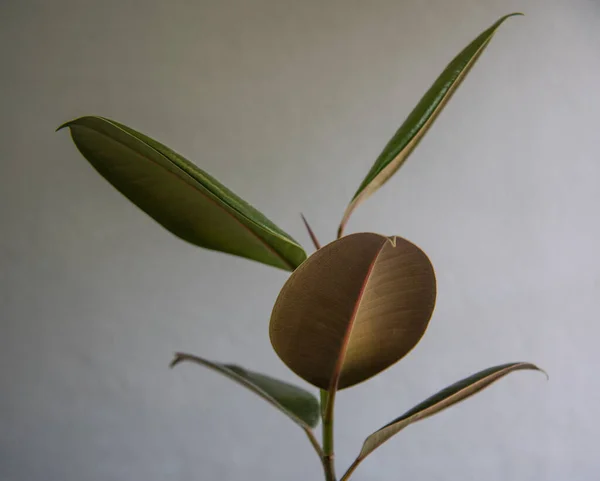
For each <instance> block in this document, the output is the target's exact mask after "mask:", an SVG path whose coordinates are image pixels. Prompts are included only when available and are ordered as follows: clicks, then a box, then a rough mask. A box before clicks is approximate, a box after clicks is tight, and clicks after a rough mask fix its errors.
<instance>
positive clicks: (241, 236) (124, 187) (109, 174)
mask: <svg viewBox="0 0 600 481" xmlns="http://www.w3.org/2000/svg"><path fill="white" fill-rule="evenodd" d="M64 127H69V128H70V130H71V136H72V138H73V142H75V145H76V146H77V148H78V149H79V151H80V152H81V154H82V155H83V156H84V157H85V158H86V159H87V160H88V161H89V162H90V164H92V166H93V167H94V168H95V169H96V170H97V171H98V172H99V173H100V174H101V175H102V176H103V177H104V178H105V179H106V180H107V181H108V182H110V183H111V184H112V185H113V186H114V187H115V188H116V189H117V190H118V191H120V192H121V193H122V194H123V195H125V197H127V198H128V199H129V200H130V201H131V202H133V203H134V204H135V205H137V206H138V207H139V208H140V209H142V210H143V211H144V212H146V214H148V215H149V216H150V217H152V218H153V219H154V220H156V221H157V222H158V223H159V224H161V225H162V226H163V227H165V228H166V229H168V230H169V231H171V232H172V233H173V234H175V235H176V236H178V237H180V238H181V239H184V240H186V241H188V242H190V243H192V244H195V245H197V246H200V247H206V248H208V249H213V250H217V251H222V252H227V253H229V254H234V255H238V256H242V257H246V258H248V259H253V260H256V261H259V262H263V263H265V264H269V265H272V266H275V267H279V268H282V269H286V270H294V269H295V268H296V267H297V266H298V265H300V263H302V261H304V259H305V258H306V254H305V252H304V250H303V249H302V247H300V245H299V244H298V243H297V242H296V241H295V240H294V239H292V238H291V237H290V236H289V235H288V234H286V233H285V232H283V231H282V230H281V229H279V228H278V227H277V226H276V225H274V224H273V223H272V222H271V221H269V220H268V219H267V218H266V217H265V216H264V215H262V214H261V213H260V212H258V211H257V210H256V209H254V208H253V207H252V206H251V205H249V204H248V203H246V202H245V201H244V200H242V199H240V198H239V197H238V196H237V195H235V194H234V193H233V192H231V191H230V190H229V189H227V188H226V187H225V186H223V185H222V184H220V183H219V182H218V181H217V180H215V179H214V178H213V177H211V176H210V175H208V174H207V173H206V172H204V171H202V170H201V169H199V168H198V167H196V166H195V165H194V164H192V163H191V162H189V161H188V160H186V159H184V158H183V157H182V156H180V155H179V154H177V153H175V152H173V151H172V150H171V149H169V148H168V147H166V146H164V145H162V144H160V143H159V142H157V141H155V140H153V139H151V138H149V137H147V136H145V135H143V134H141V133H139V132H136V131H135V130H133V129H131V128H129V127H127V126H125V125H122V124H120V123H118V122H115V121H113V120H109V119H105V118H102V117H93V116H90V117H81V118H79V119H76V120H72V121H71V122H67V123H66V124H64V125H62V126H61V127H59V129H61V128H64Z"/></svg>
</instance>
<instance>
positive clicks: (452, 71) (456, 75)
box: [338, 13, 522, 236]
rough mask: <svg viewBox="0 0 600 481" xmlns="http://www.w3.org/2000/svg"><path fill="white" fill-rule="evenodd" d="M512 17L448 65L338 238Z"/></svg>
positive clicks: (365, 185)
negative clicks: (498, 30)
mask: <svg viewBox="0 0 600 481" xmlns="http://www.w3.org/2000/svg"><path fill="white" fill-rule="evenodd" d="M515 15H522V14H520V13H513V14H510V15H506V16H504V17H502V18H500V19H499V20H498V21H497V22H496V23H494V24H493V25H492V26H491V27H490V28H488V29H487V30H485V31H484V32H483V33H481V34H480V35H479V36H478V37H477V38H476V39H475V40H473V41H472V42H471V43H470V44H469V45H468V46H467V47H465V49H464V50H463V51H462V52H460V53H459V54H458V55H457V56H456V57H455V58H454V60H452V62H450V63H449V64H448V66H447V67H446V68H445V70H444V71H443V72H442V73H441V75H440V76H439V77H438V78H437V80H436V81H435V83H434V84H433V85H432V86H431V87H430V88H429V90H428V91H427V92H426V93H425V95H424V96H423V98H422V99H421V100H420V101H419V103H418V104H417V106H416V107H415V108H414V109H413V111H412V112H411V113H410V115H409V116H408V117H407V118H406V120H405V121H404V123H403V124H402V125H401V126H400V128H399V129H398V130H397V131H396V133H395V134H394V136H393V137H392V139H391V140H390V141H389V142H388V144H387V145H386V146H385V148H384V149H383V151H382V152H381V154H379V157H378V158H377V160H376V161H375V163H374V165H373V167H372V168H371V170H370V171H369V173H368V174H367V176H366V177H365V179H364V180H363V182H362V183H361V184H360V187H359V188H358V190H357V191H356V193H355V194H354V197H353V198H352V200H351V201H350V204H349V205H348V207H347V208H346V212H345V213H344V217H343V218H342V222H341V224H340V227H339V231H338V233H339V236H341V234H342V232H343V230H344V227H345V225H346V223H347V222H348V219H349V217H350V215H351V214H352V212H353V210H354V209H355V208H356V206H357V205H358V204H360V203H361V202H362V201H363V200H365V199H366V198H367V197H369V196H370V195H371V194H372V193H373V192H375V191H376V190H377V189H378V188H379V187H381V186H382V185H383V184H384V183H385V182H386V181H387V180H388V179H389V178H390V177H391V176H392V175H393V174H394V173H395V172H396V171H397V170H398V169H399V168H400V167H401V166H402V164H403V163H404V161H405V160H406V159H407V157H408V156H409V155H410V153H411V152H412V151H413V150H414V148H415V147H416V146H417V144H418V143H419V141H420V140H421V139H422V138H423V136H424V135H425V133H426V132H427V130H428V129H429V127H431V124H432V123H433V121H434V120H435V119H436V118H437V116H438V115H439V114H440V112H441V111H442V109H443V108H444V106H445V105H446V103H447V102H448V100H450V97H451V96H452V94H453V93H454V92H455V91H456V89H457V88H458V86H459V85H460V84H461V82H462V80H463V79H464V77H465V76H466V74H467V73H468V72H469V70H470V69H471V67H472V66H473V64H474V63H475V62H476V61H477V59H478V58H479V56H480V55H481V54H482V53H483V51H484V49H485V47H486V46H487V45H488V43H489V42H490V40H491V39H492V37H493V35H494V33H495V32H496V30H497V29H498V27H499V26H500V25H501V24H502V23H503V22H504V21H505V20H506V19H507V18H509V17H512V16H515Z"/></svg>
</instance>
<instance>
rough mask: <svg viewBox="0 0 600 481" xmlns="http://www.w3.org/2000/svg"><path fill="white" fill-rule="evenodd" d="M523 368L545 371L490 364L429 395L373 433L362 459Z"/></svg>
mask: <svg viewBox="0 0 600 481" xmlns="http://www.w3.org/2000/svg"><path fill="white" fill-rule="evenodd" d="M523 369H531V370H536V371H542V370H541V369H540V368H538V367H537V366H535V365H534V364H530V363H528V362H514V363H510V364H503V365H500V366H495V367H490V368H488V369H485V370H483V371H480V372H478V373H476V374H473V375H472V376H469V377H467V378H465V379H463V380H461V381H458V382H456V383H454V384H452V385H451V386H448V387H447V388H445V389H443V390H441V391H440V392H438V393H437V394H434V395H433V396H431V397H429V398H427V399H426V400H425V401H423V402H422V403H420V404H418V405H417V406H415V407H414V408H412V409H411V410H409V411H407V412H406V413H404V414H403V415H402V416H400V417H399V418H397V419H394V420H393V421H392V422H391V423H389V424H387V425H385V426H384V427H382V428H381V429H380V430H378V431H376V432H374V433H373V434H371V435H370V436H369V437H368V438H367V439H366V440H365V443H364V444H363V447H362V450H361V452H360V455H359V456H358V459H364V458H365V457H366V456H368V455H369V454H370V453H372V452H373V451H374V450H375V449H377V448H378V447H379V446H381V445H382V444H383V443H384V442H386V441H387V440H388V439H390V438H391V437H392V436H394V435H395V434H397V433H398V432H400V431H401V430H403V429H404V428H405V427H406V426H408V425H409V424H412V423H414V422H417V421H420V420H421V419H425V418H426V417H429V416H431V415H433V414H436V413H439V412H440V411H442V410H444V409H446V408H449V407H450V406H453V405H454V404H456V403H459V402H460V401H463V400H465V399H467V398H468V397H470V396H472V395H473V394H476V393H478V392H479V391H481V390H482V389H484V388H486V387H488V386H489V385H490V384H492V383H494V382H495V381H497V380H499V379H501V378H503V377H504V376H506V375H507V374H510V373H511V372H514V371H520V370H523ZM542 372H543V371H542Z"/></svg>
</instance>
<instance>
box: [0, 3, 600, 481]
mask: <svg viewBox="0 0 600 481" xmlns="http://www.w3.org/2000/svg"><path fill="white" fill-rule="evenodd" d="M513 10H523V11H525V13H526V14H527V16H525V17H522V18H518V19H514V20H511V21H510V22H508V23H507V24H505V26H503V27H502V29H501V31H500V32H499V33H498V35H497V36H496V37H495V39H494V41H493V42H492V44H491V46H490V48H489V49H488V51H487V52H486V53H485V55H484V57H483V58H482V59H481V61H480V62H479V64H478V65H477V66H476V68H475V69H474V70H473V72H472V74H471V75H470V77H469V78H468V79H467V81H466V82H465V84H464V85H463V87H462V88H461V89H460V90H459V92H458V93H457V95H456V96H455V97H454V99H453V100H452V102H451V103H450V104H449V106H448V108H447V110H446V111H445V112H444V113H443V115H442V116H441V117H440V119H439V121H438V123H437V124H436V125H435V127H434V128H433V129H432V131H431V133H430V135H429V136H428V137H427V138H426V140H425V141H424V142H423V143H422V144H421V146H420V148H419V149H418V151H417V152H416V153H415V154H414V156H413V157H412V158H411V159H410V161H409V162H408V164H407V165H406V166H405V168H403V169H402V171H401V172H400V175H398V176H397V177H395V178H394V179H393V180H392V181H391V182H389V183H388V184H387V185H386V186H385V187H384V188H383V189H382V190H381V191H380V192H379V193H377V194H376V196H375V197H373V198H372V199H370V200H369V201H368V202H367V203H365V204H364V205H363V206H361V207H360V208H359V209H358V211H357V212H356V214H355V215H354V216H353V218H352V220H351V223H350V225H349V232H351V231H357V230H369V231H378V232H383V233H388V234H399V235H402V236H405V237H408V238H409V239H411V240H413V241H414V242H416V243H418V244H419V245H421V246H422V247H423V248H424V249H425V250H426V252H428V253H429V255H430V257H431V259H432V260H433V262H434V265H435V266H436V269H437V273H438V279H439V298H438V304H437V309H436V312H435V315H434V318H433V320H432V322H431V324H430V328H429V331H428V333H427V334H426V336H425V338H424V340H423V341H422V343H421V344H420V346H419V347H418V348H417V349H416V350H414V351H413V352H412V353H411V354H410V355H409V356H408V357H407V358H406V359H405V360H404V361H403V362H402V363H400V364H399V365H397V366H395V367H394V368H392V369H390V370H388V371H386V372H385V373H384V374H382V375H381V376H379V377H378V378H376V379H374V380H372V381H370V382H368V383H365V384H363V385H360V386H358V387H356V388H355V389H352V390H350V391H346V392H343V393H342V394H341V395H340V396H339V410H338V420H339V423H338V426H337V435H338V470H341V468H342V467H344V466H345V465H347V464H348V463H349V462H350V461H351V460H352V459H353V457H354V455H355V454H356V453H357V451H358V449H359V447H360V444H361V442H362V439H363V438H364V436H366V435H367V434H368V433H369V432H371V431H372V430H374V429H376V428H378V427H379V426H380V425H382V424H384V423H385V422H387V421H389V420H390V419H392V418H393V417H394V416H395V415H398V414H399V413H400V412H402V411H403V410H405V409H406V408H408V407H410V406H412V405H413V404H415V403H416V402H418V401H420V400H421V399H423V398H424V397H426V396H428V395H429V394H431V393H432V392H434V391H436V390H437V389H439V388H441V387H443V386H445V385H447V384H449V383H451V382H453V381H455V380H457V379H459V378H461V377H463V376H465V375H467V374H470V373H472V372H474V371H477V370H479V369H481V368H484V367H487V366H490V365H495V364H499V363H502V362H507V361H514V360H532V361H535V362H537V363H539V365H541V366H542V367H544V368H545V369H546V370H547V371H548V372H549V374H550V381H549V382H546V381H545V380H544V378H543V376H540V375H537V374H535V373H527V372H525V373H518V374H515V375H513V376H512V377H509V378H507V379H506V380H504V381H502V382H501V383H500V384H498V385H496V386H494V387H493V388H491V389H490V390H488V391H486V392H485V393H483V394H481V395H480V396H478V397H476V398H473V399H472V400H469V401H467V402H466V403H464V404H462V405H460V406H458V407H456V408H453V409H451V410H449V411H446V412H445V413H443V414H441V415H439V416H438V417H435V418H432V419H430V420H427V421H426V422H423V423H420V424H418V425H415V426H414V427H411V428H410V429H408V430H406V431H405V432H404V433H403V435H401V436H398V437H397V438H396V439H394V440H393V441H390V442H389V443H388V444H387V445H385V446H384V447H383V448H381V449H380V450H379V451H378V452H377V453H376V454H374V455H373V456H372V457H371V458H370V459H369V460H368V461H366V462H365V463H364V464H363V465H362V467H361V468H360V469H359V471H357V473H356V479H357V480H390V481H392V480H398V479H401V480H405V481H408V480H412V481H416V480H442V479H443V480H454V479H461V480H471V479H473V480H480V479H485V480H486V481H500V480H502V481H506V480H510V481H517V480H523V481H525V480H527V481H538V480H540V481H541V480H555V481H563V480H569V481H576V480H594V479H598V476H599V472H600V457H598V453H597V447H598V442H597V440H598V432H599V430H600V413H599V408H598V406H600V380H599V379H600V378H599V376H598V372H597V367H598V363H599V361H600V354H599V353H598V336H599V335H600V327H599V314H600V301H599V298H600V296H599V295H598V294H599V292H600V274H599V272H600V256H599V255H598V250H597V246H598V242H599V235H600V220H599V217H598V205H599V203H600V189H599V187H598V181H599V176H600V146H599V145H598V113H599V112H600V95H599V94H598V85H600V63H599V60H598V59H599V56H598V52H599V51H600V3H598V2H597V1H583V0H570V1H568V2H567V1H564V2H558V1H550V0H545V1H541V0H540V1H521V2H518V1H491V0H490V1H481V0H461V1H452V2H450V1H446V0H429V1H397V0H396V1H387V2H384V1H370V2H366V1H337V2H334V1H302V2H295V1H282V0H265V1H253V2H246V1H242V0H240V1H228V0H221V1H219V2H206V1H184V0H171V1H169V2H165V1H158V0H156V1H155V0H152V1H134V0H104V1H89V0H78V1H76V0H55V1H48V0H38V1H34V0H2V1H1V2H0V59H1V64H0V65H1V73H0V92H1V106H2V108H1V113H0V122H1V129H0V169H1V170H0V229H1V235H0V323H1V324H0V329H1V330H0V479H1V480H2V481H80V480H82V479H85V480H86V481H111V480H119V481H138V480H144V481H163V480H165V479H169V480H186V481H188V480H191V479H199V480H232V481H233V480H261V481H263V480H264V481H266V480H286V481H294V480H298V481H300V480H313V479H314V480H316V479H320V476H321V473H320V467H319V464H318V462H317V460H316V458H314V456H313V453H312V451H311V448H310V446H309V445H308V443H307V442H306V439H305V438H304V435H303V433H302V432H301V431H300V430H298V429H297V428H296V427H295V426H294V425H293V424H291V423H290V422H288V421H287V420H286V419H285V418H284V417H283V416H281V414H280V413H278V412H276V411H274V410H272V409H271V407H269V406H268V405H267V404H265V403H264V402H263V401H261V400H260V399H258V398H256V397H254V396H253V395H251V394H250V393H247V392H245V391H244V390H241V389H240V388H238V387H237V386H235V385H233V384H231V383H230V382H229V381H227V380H226V379H222V378H220V377H219V376H217V375H215V374H213V373H211V372H208V371H205V370H202V369H200V368H195V367H193V366H186V367H184V368H181V369H180V370H176V371H169V370H168V369H167V364H168V362H169V360H170V358H171V354H172V353H173V352H174V351H175V350H187V351H191V352H195V353H198V354H202V355H204V356H206V357H209V358H213V359H217V360H223V361H232V362H237V363H241V364H243V365H245V366H247V367H250V368H253V369H255V370H259V371H263V372H267V373H270V374H272V375H275V376H278V377H281V378H284V379H288V380H290V381H294V382H299V380H298V379H297V378H295V376H294V375H293V374H292V373H290V372H289V371H287V370H286V368H285V367H284V366H283V364H282V363H281V362H280V361H279V359H278V358H277V357H276V355H275V354H274V353H273V352H272V350H271V348H270V345H269V341H268V337H267V325H268V319H269V314H270V308H271V306H272V303H273V301H274V299H275V297H276V295H277V292H278V289H279V288H280V286H281V285H282V283H283V282H284V281H285V279H286V277H287V276H286V274H285V273H284V272H283V271H278V270H275V269H271V268H268V267H266V266H262V265H260V264H257V263H252V262H249V261H246V260H243V259H238V258H234V257H230V256H226V255H219V254H217V253H213V252H209V251H203V250H199V249H196V248H194V247H191V246H189V245H187V244H185V243H183V242H181V241H179V240H178V239H176V238H173V237H172V236H171V235H170V234H169V233H167V232H166V231H164V230H162V229H161V228H159V227H158V226H157V225H156V224H155V223H154V222H153V221H152V220H150V219H149V218H147V217H145V216H144V215H142V214H141V213H140V212H139V211H138V210H137V209H136V208H135V207H133V206H131V205H129V203H128V202H127V201H125V200H124V199H123V198H122V197H121V196H120V194H118V193H117V192H116V191H114V190H113V189H112V188H111V187H110V186H109V185H108V184H106V183H105V181H104V180H102V179H101V178H100V177H99V176H98V175H97V174H96V173H95V172H94V171H93V170H92V169H91V168H90V167H89V165H87V164H86V163H85V162H84V161H83V160H82V158H81V157H80V156H79V154H78V153H77V152H76V150H75V148H74V147H73V145H72V143H71V141H70V140H69V138H68V135H67V133H65V132H61V133H58V134H55V133H54V132H53V131H54V128H56V126H58V125H59V124H60V123H61V122H63V121H66V120H69V119H71V118H74V117H77V116H80V115H84V114H100V115H105V116H108V117H112V118H115V119H118V120H120V121H122V122H124V123H126V124H129V125H131V126H133V127H135V128H137V129H139V130H141V131H143V132H146V133H148V134H149V135H151V136H153V137H155V138H158V139H159V140H161V141H163V142H164V143H166V144H167V145H170V146H172V147H174V148H175V149H176V150H178V151H180V152H181V153H183V154H185V155H187V156H188V157H189V158H191V159H193V160H194V161H195V162H197V163H198V164H199V165H201V166H202V167H203V168H205V169H206V170H207V171H209V172H211V173H212V174H213V175H215V176H216V177H217V178H219V179H220V180H222V181H223V182H224V183H225V184H227V185H228V186H230V187H231V188H232V189H233V190H234V191H236V192H238V193H239V194H240V195H241V196H242V197H244V198H246V199H247V200H249V201H250V202H251V203H253V204H255V205H256V206H258V207H259V208H260V209H261V210H262V211H263V212H265V213H266V214H267V215H268V216H269V217H270V218H272V219H273V220H275V221H276V222H277V223H278V224H279V225H280V226H281V227H282V228H284V229H285V230H286V231H288V232H290V233H291V234H292V235H293V236H295V237H296V238H298V239H299V240H300V241H302V242H303V243H304V244H305V245H306V246H307V247H309V246H310V243H309V240H308V236H307V235H306V233H305V232H304V230H303V227H302V225H301V222H300V218H299V212H300V211H302V212H304V213H305V214H306V215H307V216H308V218H309V219H310V221H311V222H312V223H313V225H314V228H315V230H316V231H317V233H318V234H319V235H320V236H321V237H322V238H323V239H328V240H329V239H332V237H333V235H334V230H335V226H336V225H337V222H338V221H339V218H340V216H341V213H342V211H343V208H344V207H345V205H346V202H347V201H348V200H349V198H350V196H351V195H352V193H353V192H354V190H355V189H356V187H357V185H358V183H359V182H360V180H362V177H363V176H364V174H365V173H366V171H367V170H368V168H369V167H370V165H371V163H372V161H373V160H374V158H375V157H376V155H377V154H378V152H379V151H380V149H381V148H382V147H383V145H384V144H385V142H386V141H387V140H388V139H389V137H390V136H391V134H392V133H393V132H394V130H395V129H396V128H397V126H398V125H399V124H400V122H401V121H402V120H403V119H404V117H405V115H406V114H407V113H408V112H409V110H410V109H411V108H412V106H413V105H414V104H415V102H416V101H417V100H418V99H419V98H420V96H421V94H422V93H423V92H424V91H425V89H426V87H428V85H429V84H430V83H431V82H432V81H433V79H434V78H435V76H436V75H437V74H438V73H439V72H440V71H441V69H442V68H443V66H444V65H445V64H446V63H447V61H449V59H450V58H451V57H452V56H453V55H454V54H455V53H456V52H458V50H459V49H461V48H462V47H463V46H464V45H465V44H466V43H467V42H468V41H470V40H471V39H472V38H474V37H475V35H476V34H478V33H479V32H480V31H482V30H483V29H484V28H485V27H487V26H488V25H489V24H491V23H492V22H493V21H494V20H495V19H496V18H497V17H499V16H500V15H502V14H504V13H508V12H510V11H513Z"/></svg>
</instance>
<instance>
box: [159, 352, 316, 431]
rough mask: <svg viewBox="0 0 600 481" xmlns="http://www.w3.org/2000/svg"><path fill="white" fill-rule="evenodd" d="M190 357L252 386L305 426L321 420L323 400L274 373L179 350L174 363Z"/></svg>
mask: <svg viewBox="0 0 600 481" xmlns="http://www.w3.org/2000/svg"><path fill="white" fill-rule="evenodd" d="M184 361H189V362H194V363H196V364H200V365H202V366H205V367H208V368H210V369H213V370H215V371H217V372H219V373H221V374H223V375H225V376H227V377H228V378H229V379H231V380H233V381H235V382H237V383H239V384H241V385H242V386H244V387H246V388H248V389H250V391H252V392H254V393H255V394H258V395H259V396H260V397H262V398H263V399H264V400H265V401H267V402H268V403H270V404H271V405H273V406H275V407H276V408H277V409H279V410H280V411H281V412H283V413H284V414H286V415H287V416H288V417H289V418H290V419H291V420H292V421H294V422H295V423H296V424H298V425H299V426H300V427H301V428H303V429H305V430H306V429H310V428H314V427H315V426H316V425H317V424H318V423H319V417H320V406H319V401H318V400H317V398H316V397H315V396H313V395H312V394H311V393H309V392H307V391H305V390H304V389H301V388H299V387H296V386H293V385H291V384H288V383H286V382H283V381H278V380H277V379H274V378H272V377H270V376H265V375H264V374H258V373H256V372H252V371H247V370H246V369H244V368H242V367H239V366H236V365H233V364H220V363H216V362H211V361H208V360H206V359H203V358H201V357H198V356H192V355H190V354H184V353H177V354H175V359H173V361H172V362H171V367H174V366H176V365H177V364H179V363H181V362H184Z"/></svg>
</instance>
